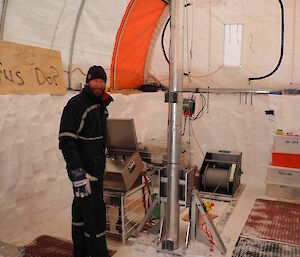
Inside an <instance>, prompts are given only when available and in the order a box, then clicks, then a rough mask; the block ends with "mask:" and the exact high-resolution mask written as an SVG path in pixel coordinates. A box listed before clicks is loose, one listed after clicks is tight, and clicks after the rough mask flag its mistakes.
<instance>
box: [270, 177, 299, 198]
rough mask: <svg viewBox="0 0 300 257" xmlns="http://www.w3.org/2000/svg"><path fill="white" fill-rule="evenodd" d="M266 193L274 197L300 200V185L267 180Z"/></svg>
mask: <svg viewBox="0 0 300 257" xmlns="http://www.w3.org/2000/svg"><path fill="white" fill-rule="evenodd" d="M265 183H266V195H267V196H269V197H273V198H279V199H288V200H298V201H299V200H300V185H299V184H297V185H295V184H294V185H290V184H282V183H277V182H271V181H269V180H267V179H266V180H265Z"/></svg>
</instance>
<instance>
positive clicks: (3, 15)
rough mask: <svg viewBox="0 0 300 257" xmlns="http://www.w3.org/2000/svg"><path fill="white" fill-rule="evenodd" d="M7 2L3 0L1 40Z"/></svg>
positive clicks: (0, 28)
mask: <svg viewBox="0 0 300 257" xmlns="http://www.w3.org/2000/svg"><path fill="white" fill-rule="evenodd" d="M7 3H8V0H4V1H3V7H2V15H1V24H0V39H1V40H3V31H4V23H5V17H6V9H7Z"/></svg>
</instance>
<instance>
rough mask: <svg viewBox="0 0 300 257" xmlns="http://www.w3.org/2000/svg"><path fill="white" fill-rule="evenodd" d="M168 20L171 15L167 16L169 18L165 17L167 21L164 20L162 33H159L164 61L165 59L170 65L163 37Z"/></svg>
mask: <svg viewBox="0 0 300 257" xmlns="http://www.w3.org/2000/svg"><path fill="white" fill-rule="evenodd" d="M170 20H171V16H169V18H168V19H167V22H166V24H165V26H164V29H163V31H162V35H161V47H162V50H163V52H164V57H165V59H166V61H167V63H168V64H169V65H170V61H169V58H168V56H167V53H166V50H165V45H164V37H165V32H166V29H167V26H168V24H169V22H170Z"/></svg>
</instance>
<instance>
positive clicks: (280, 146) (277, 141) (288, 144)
mask: <svg viewBox="0 0 300 257" xmlns="http://www.w3.org/2000/svg"><path fill="white" fill-rule="evenodd" d="M273 148H274V151H275V152H282V153H299V154H300V136H281V135H276V136H274V147H273Z"/></svg>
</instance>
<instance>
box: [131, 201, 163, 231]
mask: <svg viewBox="0 0 300 257" xmlns="http://www.w3.org/2000/svg"><path fill="white" fill-rule="evenodd" d="M157 204H158V197H156V198H155V200H154V201H153V202H152V203H151V205H150V208H149V209H148V210H147V212H146V214H145V216H144V218H143V219H142V221H141V223H140V224H139V225H138V227H137V228H136V230H135V232H134V234H133V236H134V237H137V236H138V235H139V233H140V232H141V230H142V229H143V227H144V225H145V223H146V222H147V220H148V219H149V218H150V215H151V214H152V212H153V210H154V208H155V207H156V205H157Z"/></svg>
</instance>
